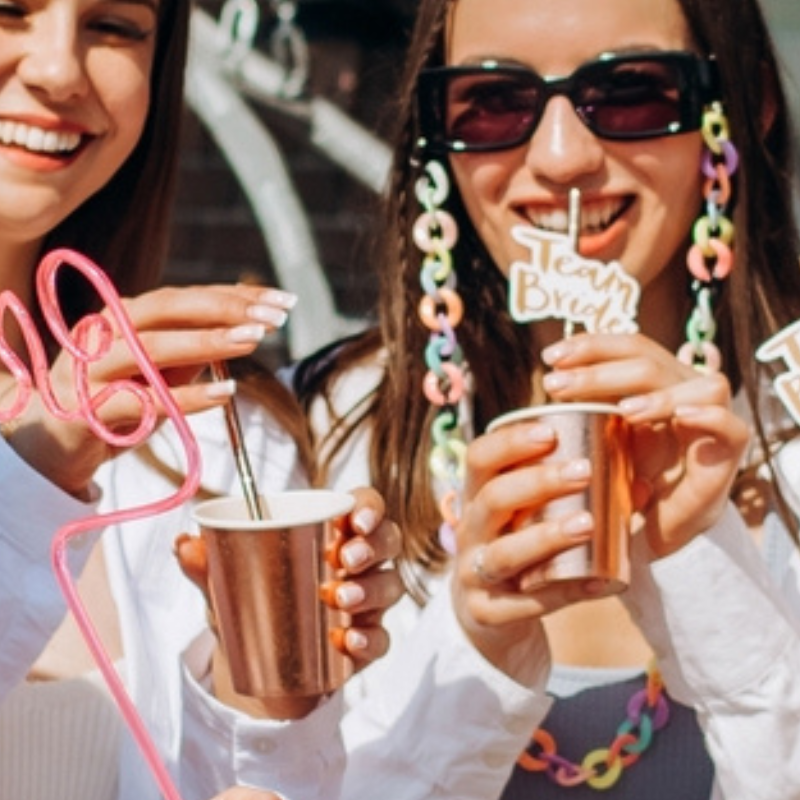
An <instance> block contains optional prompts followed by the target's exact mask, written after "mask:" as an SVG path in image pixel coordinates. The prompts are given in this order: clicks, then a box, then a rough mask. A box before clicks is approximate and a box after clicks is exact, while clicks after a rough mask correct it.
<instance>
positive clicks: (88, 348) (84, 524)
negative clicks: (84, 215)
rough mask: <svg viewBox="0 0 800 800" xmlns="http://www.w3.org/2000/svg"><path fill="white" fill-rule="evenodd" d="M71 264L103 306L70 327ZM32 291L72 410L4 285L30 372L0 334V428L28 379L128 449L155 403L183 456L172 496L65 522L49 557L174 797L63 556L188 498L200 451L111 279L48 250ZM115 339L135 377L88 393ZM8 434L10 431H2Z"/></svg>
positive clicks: (57, 410) (1, 299)
mask: <svg viewBox="0 0 800 800" xmlns="http://www.w3.org/2000/svg"><path fill="white" fill-rule="evenodd" d="M64 266H68V267H72V268H73V269H75V270H77V271H78V272H80V273H81V274H82V275H83V276H84V277H85V278H86V279H87V280H88V281H89V283H90V284H91V285H92V286H93V287H94V289H95V290H96V291H97V293H98V294H99V296H100V298H101V299H102V301H103V304H104V305H105V307H106V311H105V312H104V313H92V314H87V315H86V316H84V317H83V318H82V319H81V320H80V321H79V322H78V323H77V325H75V326H73V327H72V328H71V329H70V328H69V327H68V326H67V323H66V322H65V320H64V316H63V314H62V312H61V309H60V307H59V302H58V292H57V289H56V284H57V280H56V279H57V276H58V272H59V270H60V269H61V268H62V267H64ZM36 292H37V296H38V298H39V304H40V306H41V309H42V314H43V317H44V320H45V322H46V324H47V326H48V328H49V329H50V331H51V332H52V334H53V336H54V338H55V340H56V341H57V342H58V344H59V345H60V346H61V348H62V349H63V351H64V352H65V353H66V354H68V355H69V356H70V357H71V358H72V375H73V389H74V392H75V397H76V398H77V405H76V407H75V408H68V407H66V406H65V405H64V404H62V402H61V400H60V399H59V398H57V397H56V396H55V394H54V393H53V390H52V387H51V386H50V378H49V370H48V361H47V356H46V353H45V348H44V345H43V343H42V340H41V338H40V336H39V334H38V332H37V330H36V326H35V324H34V322H33V319H32V317H31V315H30V313H29V312H28V310H27V309H26V308H25V306H24V305H23V303H22V302H21V301H20V300H19V298H18V297H17V296H16V295H14V294H13V292H11V291H9V290H6V291H4V292H2V293H0V331H2V330H3V329H4V328H3V325H2V323H4V322H5V315H6V313H9V314H11V316H12V317H13V318H14V319H15V321H16V322H17V324H18V325H19V328H20V330H21V332H22V336H23V339H24V344H25V347H26V348H27V352H28V359H29V363H30V365H31V368H30V369H29V368H28V367H27V366H26V365H25V363H24V362H23V361H22V359H20V357H19V356H18V355H17V353H15V352H14V350H12V349H11V347H10V346H9V345H8V343H7V342H6V340H5V338H4V337H3V336H2V333H0V362H2V365H3V366H4V367H5V368H6V369H7V370H8V371H9V372H10V373H11V375H12V376H13V378H14V379H15V380H16V387H15V388H16V393H15V395H14V397H13V400H12V402H11V404H10V405H8V406H6V407H4V408H2V409H0V426H4V427H5V429H6V431H8V430H9V428H11V429H13V426H14V424H15V421H16V420H17V418H18V417H19V415H20V414H21V413H22V412H23V411H24V410H25V408H26V407H27V405H28V402H29V401H30V398H31V395H32V393H33V387H34V383H35V386H36V389H37V391H38V394H39V396H40V398H41V399H42V402H43V404H44V406H45V407H46V408H47V410H48V412H49V413H51V414H52V415H53V416H54V417H56V418H58V419H61V420H64V421H79V420H80V421H83V422H84V423H85V424H86V425H87V426H88V427H89V428H90V430H91V431H92V432H93V433H94V435H95V436H97V437H98V438H100V439H102V440H103V441H105V442H106V443H108V444H110V445H112V446H113V447H132V446H134V445H136V444H139V443H141V442H143V441H144V440H145V439H146V438H147V437H148V436H149V435H150V434H151V433H152V431H153V430H154V428H155V425H156V423H157V421H158V414H157V412H156V404H158V405H160V406H161V408H162V409H163V410H164V415H165V416H166V417H167V419H169V421H170V422H171V423H172V424H173V425H174V426H175V428H176V430H177V433H178V435H179V437H180V440H181V443H182V445H183V447H184V451H185V455H186V463H187V466H186V475H185V479H184V482H183V484H182V485H181V486H180V487H179V488H178V490H177V491H176V492H175V493H174V494H173V495H171V496H169V497H166V498H163V499H160V500H157V501H154V502H151V503H148V504H146V505H143V506H137V507H135V508H130V509H117V510H115V511H113V512H109V513H104V514H97V515H94V516H89V517H86V518H83V519H78V520H75V521H72V522H70V523H68V524H66V525H64V526H63V527H62V528H60V529H59V530H58V531H57V532H56V534H55V536H54V538H53V542H52V546H51V560H52V566H53V570H54V572H55V576H56V580H57V581H58V584H59V587H60V589H61V591H62V593H63V594H64V597H65V599H66V602H67V606H68V607H69V609H70V611H71V612H72V614H73V616H74V618H75V622H76V623H77V625H78V628H79V630H80V632H81V635H82V636H83V638H84V640H85V642H86V645H87V647H88V648H89V650H90V652H91V654H92V656H93V658H94V660H95V662H96V663H97V666H98V668H99V669H100V672H101V674H102V675H103V678H104V679H105V681H106V683H107V684H108V687H109V690H110V692H111V694H112V696H113V697H114V700H115V701H116V703H117V705H118V707H119V709H120V711H121V713H122V716H123V717H124V719H125V722H126V723H127V725H128V727H129V728H130V730H131V733H132V734H133V736H134V739H135V740H136V742H137V744H138V745H139V748H140V749H141V751H142V754H143V755H144V757H145V760H146V762H147V765H148V767H149V768H150V770H151V772H152V774H153V777H154V778H155V780H156V782H157V784H158V787H159V789H160V790H161V793H162V795H163V796H164V797H165V798H166V799H167V800H181V797H180V795H179V793H178V791H177V789H176V788H175V786H174V784H173V783H172V779H171V778H170V775H169V773H168V772H167V769H166V767H165V766H164V764H163V763H162V761H161V759H160V757H159V755H158V751H157V749H156V747H155V745H154V743H153V741H152V739H151V738H150V735H149V733H148V731H147V729H146V727H145V725H144V723H143V721H142V720H141V718H140V716H139V714H138V712H137V710H136V707H135V705H134V703H133V701H132V700H131V699H130V697H129V696H128V694H127V692H126V690H125V688H124V686H123V684H122V681H121V680H120V678H119V676H118V675H117V672H116V670H115V668H114V665H113V663H112V662H111V659H110V658H109V656H108V654H107V652H106V650H105V647H104V645H103V642H102V641H101V639H100V637H99V635H98V633H97V631H96V629H95V627H94V625H93V623H92V621H91V619H90V618H89V615H88V614H87V612H86V610H85V608H84V605H83V602H82V601H81V598H80V595H79V593H78V590H77V587H76V585H75V582H74V579H73V578H72V575H71V574H70V569H69V564H68V560H67V550H68V545H69V543H70V541H71V540H72V539H75V538H76V537H79V536H81V535H82V534H85V533H87V532H88V531H92V530H98V529H101V528H104V527H106V526H109V525H113V524H122V523H124V522H127V521H130V520H134V519H141V518H143V517H148V516H155V515H156V514H160V513H163V512H165V511H168V510H170V509H172V508H175V507H177V506H179V505H181V504H183V503H185V502H187V501H188V500H189V499H191V497H192V496H193V495H194V494H195V492H196V491H197V487H198V486H199V483H200V455H199V448H198V446H197V442H196V440H195V439H194V436H193V435H192V433H191V430H190V429H189V426H188V423H187V422H186V420H185V419H184V417H183V415H182V413H181V411H180V409H179V408H178V406H177V405H176V403H175V400H174V399H173V397H172V394H171V393H170V390H169V387H168V386H167V384H166V383H165V381H164V379H163V377H162V375H161V373H160V371H159V369H158V367H156V366H155V364H153V362H152V361H151V360H150V357H149V356H148V355H147V352H146V351H145V349H144V346H143V345H142V343H141V341H140V340H139V337H138V335H137V333H136V330H135V328H134V326H133V324H132V322H131V320H130V319H129V317H128V315H127V313H126V311H125V309H124V307H123V305H122V303H121V301H120V298H119V296H118V294H117V293H116V290H115V289H114V287H113V286H112V284H111V282H110V280H109V279H108V277H107V276H106V274H105V273H104V272H103V270H102V269H100V268H99V267H98V266H97V265H96V264H94V263H93V262H92V261H90V260H89V259H88V258H86V257H85V256H82V255H81V254H80V253H76V252H74V251H72V250H66V249H61V250H54V251H52V252H51V253H49V254H47V255H46V256H45V257H44V258H43V259H42V261H41V262H40V264H39V266H38V269H37V272H36ZM115 339H118V340H122V341H124V343H125V344H126V345H127V346H128V347H129V348H130V351H131V353H132V354H133V357H134V359H135V362H136V365H137V367H138V368H139V371H140V378H139V379H137V380H132V379H131V380H125V379H122V380H117V381H113V382H111V383H109V384H108V385H106V386H104V387H103V388H102V389H100V390H99V391H96V392H95V393H92V388H91V383H90V380H89V368H90V367H91V365H92V364H94V363H96V362H98V361H99V360H100V359H102V358H103V357H104V356H105V355H106V354H107V353H108V352H109V349H110V348H111V346H112V345H113V344H114V341H115ZM123 393H127V394H129V395H131V396H132V397H134V398H135V399H136V400H137V401H138V404H139V409H140V418H139V424H138V425H136V426H135V429H134V430H130V431H128V432H127V433H124V434H120V433H117V432H115V431H113V430H111V429H109V428H108V427H107V426H106V425H104V424H103V422H102V420H101V419H100V412H101V410H102V408H103V406H104V405H105V404H106V403H107V402H108V401H110V400H111V399H112V398H113V397H114V396H116V395H118V394H123ZM6 435H10V434H8V433H7V434H6Z"/></svg>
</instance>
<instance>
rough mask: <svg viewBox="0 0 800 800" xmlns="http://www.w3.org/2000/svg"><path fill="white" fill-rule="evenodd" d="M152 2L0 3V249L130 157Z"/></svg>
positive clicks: (149, 56) (143, 98)
mask: <svg viewBox="0 0 800 800" xmlns="http://www.w3.org/2000/svg"><path fill="white" fill-rule="evenodd" d="M156 2H157V0H0V246H3V247H7V246H9V245H14V244H17V245H20V244H26V243H28V244H30V243H35V242H38V241H39V240H40V239H41V237H42V236H44V235H45V234H46V233H47V232H48V231H49V230H51V229H52V228H53V227H54V226H56V225H57V224H59V223H60V222H61V221H62V220H63V219H65V218H66V217H67V216H68V215H69V214H70V213H71V212H72V211H74V210H75V209H76V208H77V207H78V206H80V205H81V204H82V203H83V202H84V201H85V200H86V199H87V198H89V197H90V196H92V195H93V194H94V193H95V192H97V191H98V190H99V189H100V188H102V187H103V186H104V185H105V184H106V183H107V182H108V180H109V179H110V178H111V177H112V176H113V175H114V173H115V172H117V170H118V169H119V168H120V166H121V165H122V164H123V163H124V161H125V160H126V159H127V157H128V156H129V155H130V153H131V152H132V150H133V149H134V147H135V146H136V143H137V141H138V139H139V137H140V135H141V132H142V129H143V127H144V124H145V121H146V118H147V113H148V108H149V102H150V73H151V67H152V61H153V54H154V48H155V37H156V23H157V5H156Z"/></svg>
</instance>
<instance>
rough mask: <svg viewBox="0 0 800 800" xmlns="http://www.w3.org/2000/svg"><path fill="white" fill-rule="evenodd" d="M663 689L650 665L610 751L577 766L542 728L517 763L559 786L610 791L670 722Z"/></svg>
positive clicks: (599, 750) (603, 749)
mask: <svg viewBox="0 0 800 800" xmlns="http://www.w3.org/2000/svg"><path fill="white" fill-rule="evenodd" d="M663 689H664V686H663V683H662V680H661V674H660V673H659V671H658V668H657V667H656V665H655V662H651V663H650V664H649V665H648V668H647V684H646V686H645V688H644V689H639V690H638V691H637V692H636V693H634V694H633V696H632V697H631V698H630V700H628V706H627V709H626V711H627V717H626V719H625V720H623V722H622V723H621V724H620V726H619V727H618V728H617V733H616V736H615V737H614V740H613V741H612V742H611V744H610V745H609V746H608V747H601V748H597V749H596V750H592V751H591V752H589V753H587V754H586V755H585V756H584V757H583V760H582V761H581V763H580V764H577V763H575V762H573V761H570V760H569V759H567V758H564V756H561V755H559V754H558V748H557V746H556V742H555V739H554V738H553V737H552V736H551V735H550V734H549V733H548V732H547V731H546V730H544V729H543V728H537V729H536V730H535V731H534V732H533V736H532V737H531V745H530V746H529V748H528V749H526V750H525V751H524V752H523V753H522V755H521V756H520V757H519V759H518V760H517V763H518V764H519V766H520V767H522V768H523V769H525V770H528V771H529V772H543V773H544V774H545V775H547V777H548V778H550V780H552V781H553V782H554V783H557V784H559V786H567V787H568V786H579V785H580V784H584V783H585V784H586V785H587V786H589V787H591V788H592V789H597V790H602V789H609V788H610V787H611V786H613V785H614V784H615V783H617V781H618V780H619V779H620V776H621V775H622V773H623V770H624V769H626V768H627V767H630V766H632V765H633V764H635V763H636V762H637V761H638V760H639V758H640V756H641V755H642V753H644V751H645V750H647V748H648V747H650V746H651V745H652V743H653V741H654V739H655V733H656V732H657V731H660V730H661V729H662V728H663V727H664V726H665V725H666V724H667V723H668V722H669V703H668V702H667V698H666V695H665V694H664V691H663Z"/></svg>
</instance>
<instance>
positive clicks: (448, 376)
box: [413, 161, 467, 553]
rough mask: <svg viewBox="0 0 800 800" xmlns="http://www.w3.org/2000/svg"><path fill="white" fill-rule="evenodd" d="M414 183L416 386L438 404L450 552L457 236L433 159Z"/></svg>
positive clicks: (458, 465)
mask: <svg viewBox="0 0 800 800" xmlns="http://www.w3.org/2000/svg"><path fill="white" fill-rule="evenodd" d="M415 188H416V197H417V200H418V201H419V203H420V205H421V206H422V208H423V212H422V214H420V216H419V218H418V219H417V220H416V222H415V224H414V228H413V236H414V243H415V244H416V246H417V247H418V248H419V249H420V250H421V251H422V252H423V254H424V258H423V261H422V268H421V270H420V283H421V284H422V289H423V292H424V294H423V297H422V299H421V300H420V303H419V310H418V311H419V317H420V319H421V320H422V324H423V325H425V327H426V328H427V329H428V330H429V331H430V338H429V340H428V346H427V347H426V349H425V364H426V366H427V367H428V372H427V373H426V375H425V378H424V379H423V386H422V390H423V392H424V393H425V397H426V398H427V399H428V401H429V402H430V403H431V404H432V405H433V406H435V407H436V408H437V409H438V411H437V414H436V417H435V418H434V420H433V423H432V425H431V437H432V439H433V447H432V449H431V455H430V462H429V463H430V469H431V473H432V474H433V476H434V478H436V479H437V480H438V481H440V482H441V483H444V484H445V485H446V486H447V487H448V489H447V491H446V492H445V493H444V496H443V497H442V499H441V501H440V511H441V514H442V518H443V520H444V522H443V523H442V526H441V528H440V530H439V541H440V543H441V545H442V547H443V548H444V549H445V550H446V551H447V552H449V553H454V552H455V532H454V528H455V524H456V521H457V518H458V508H457V506H458V500H459V492H460V489H461V486H462V485H463V483H464V474H465V469H466V468H465V461H466V450H467V447H466V444H465V442H464V439H463V436H462V435H461V431H460V429H459V424H458V416H459V415H458V404H459V402H460V401H461V398H462V397H463V395H464V390H465V378H464V369H463V364H464V358H463V355H462V353H461V348H460V347H459V346H458V341H457V340H456V335H455V328H456V327H457V326H458V324H459V323H460V322H461V319H462V318H463V316H464V305H463V303H462V302H461V298H460V296H459V295H458V293H457V292H456V273H455V271H454V270H453V257H452V254H451V251H452V249H453V246H454V245H455V243H456V240H457V239H458V226H457V225H456V221H455V219H453V217H452V215H451V214H449V213H448V212H446V211H444V210H442V208H441V206H442V204H443V203H444V201H445V200H446V199H447V197H448V195H449V193H450V181H449V178H448V177H447V172H446V171H445V169H444V167H443V166H442V165H441V164H440V163H439V162H438V161H429V162H428V163H427V164H426V165H425V174H424V175H422V176H421V177H420V179H419V180H418V181H417V184H416V187H415Z"/></svg>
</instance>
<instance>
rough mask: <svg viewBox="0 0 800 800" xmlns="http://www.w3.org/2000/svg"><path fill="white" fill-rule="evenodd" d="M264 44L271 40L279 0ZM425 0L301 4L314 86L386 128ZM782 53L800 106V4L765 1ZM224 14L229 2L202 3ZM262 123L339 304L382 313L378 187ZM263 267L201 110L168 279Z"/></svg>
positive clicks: (188, 136)
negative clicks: (373, 254)
mask: <svg viewBox="0 0 800 800" xmlns="http://www.w3.org/2000/svg"><path fill="white" fill-rule="evenodd" d="M260 2H261V7H262V8H264V9H265V13H264V16H263V20H262V25H261V29H260V32H259V42H258V44H259V46H261V45H263V43H264V42H265V41H266V39H267V37H268V36H269V34H270V32H271V29H272V26H273V25H274V18H270V15H269V8H270V2H269V0H260ZM416 2H417V0H301V1H300V3H299V5H298V9H299V13H298V18H297V19H298V23H299V25H300V26H301V28H302V29H303V31H304V32H305V34H306V37H307V39H308V42H309V46H310V53H311V76H310V87H309V88H310V92H311V94H312V95H314V96H323V97H325V98H326V99H328V100H330V101H332V102H334V103H336V104H337V105H338V106H339V107H341V108H342V109H343V110H345V111H346V112H347V113H348V114H350V115H352V116H353V117H354V118H355V119H356V120H358V121H359V122H361V123H363V124H364V125H366V126H369V128H370V129H372V130H375V131H376V132H378V133H380V132H382V131H383V130H385V122H386V120H385V116H384V115H385V109H386V98H388V97H391V94H392V92H393V90H394V88H395V85H396V79H397V71H398V68H399V66H400V63H401V60H402V54H403V49H404V47H405V44H406V41H407V35H408V31H409V28H410V25H411V22H412V18H413V10H414V8H415V5H416ZM763 2H764V7H765V9H766V12H767V15H768V17H769V19H770V22H771V23H772V25H773V31H774V33H775V37H776V41H777V44H778V46H779V48H780V49H781V51H782V54H783V59H784V65H785V67H786V75H787V78H788V81H787V89H788V93H789V96H790V99H791V101H792V103H793V106H794V107H795V110H796V113H797V110H798V106H800V49H798V48H797V47H796V42H797V38H798V36H800V0H763ZM200 6H201V7H202V8H203V9H204V10H206V11H208V12H209V13H210V14H211V15H212V16H214V17H217V15H218V13H219V9H220V7H221V0H200ZM258 111H259V115H260V117H261V119H262V120H263V123H264V124H265V125H267V126H268V127H269V129H270V131H271V132H272V133H273V135H275V136H276V137H277V139H278V141H279V143H280V146H281V150H282V152H283V153H284V154H285V156H286V158H287V160H288V163H289V166H290V169H291V173H292V178H293V180H294V183H295V186H296V189H297V191H298V192H299V194H300V196H301V198H302V200H303V203H304V206H305V209H306V212H307V214H308V215H309V218H310V221H311V225H312V228H313V233H314V236H315V240H316V245H317V248H318V250H319V254H320V259H321V261H322V264H323V267H324V270H325V273H326V275H327V278H328V282H329V284H330V286H331V289H332V292H333V295H334V299H335V303H336V306H337V310H338V311H339V312H340V313H341V314H343V315H346V316H348V317H354V318H356V319H366V318H368V317H369V316H370V315H371V314H372V311H373V298H374V291H375V274H376V272H375V267H376V265H375V264H374V263H373V260H372V259H371V258H370V257H369V243H370V234H371V231H372V230H373V227H374V225H373V223H374V219H375V216H374V215H375V214H376V211H377V204H376V202H375V197H374V195H373V194H372V193H371V192H370V191H369V190H367V189H365V188H364V187H363V186H362V185H360V184H358V183H357V182H356V181H355V180H354V179H352V178H350V177H349V176H347V175H346V174H344V173H343V172H342V170H341V169H339V168H338V167H336V166H334V165H332V164H331V163H330V162H329V161H327V160H326V159H325V158H324V157H323V156H321V155H320V154H319V153H318V152H316V151H315V150H314V149H313V148H312V147H311V146H309V144H308V142H307V141H306V139H305V137H304V133H303V132H302V131H298V129H297V126H296V125H295V126H292V125H290V124H287V120H286V118H285V117H282V116H281V115H280V114H276V113H275V112H274V111H271V112H270V111H268V110H266V109H264V108H263V107H262V108H259V109H258ZM248 275H255V276H258V277H259V278H260V279H261V280H263V281H266V282H271V283H274V282H275V278H274V274H273V271H272V266H271V264H270V259H269V256H268V254H267V252H266V250H265V247H264V242H263V239H262V235H261V232H260V230H259V228H258V226H257V224H256V222H255V219H254V217H253V214H252V212H251V210H250V207H249V205H248V202H247V200H246V198H245V197H244V196H243V194H242V192H241V190H240V189H239V187H238V185H237V183H236V180H235V179H234V177H233V176H232V174H231V172H230V170H229V168H228V166H227V164H226V162H225V160H224V158H223V157H222V155H221V154H220V153H219V151H218V150H217V148H216V146H215V144H214V142H213V141H212V140H211V139H210V137H209V135H208V134H207V133H206V131H205V130H204V129H203V127H202V126H201V125H200V124H199V123H198V121H197V119H196V118H195V117H194V116H193V114H192V113H191V112H188V113H187V118H186V124H185V145H184V151H183V158H182V164H181V176H180V189H179V198H178V206H177V211H176V216H175V229H174V238H173V243H172V249H171V254H170V259H169V263H168V267H167V272H166V276H165V279H166V280H167V281H168V282H171V283H190V282H206V281H234V280H237V279H239V278H241V277H243V276H248ZM263 354H264V358H265V359H266V360H267V361H268V362H269V363H270V364H271V365H273V366H277V365H279V364H281V363H284V362H286V361H287V360H289V356H288V351H287V346H286V340H285V336H284V335H282V334H277V335H275V336H273V337H271V338H270V340H269V342H268V343H267V345H266V346H265V348H264V351H263Z"/></svg>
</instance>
